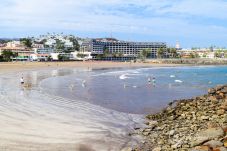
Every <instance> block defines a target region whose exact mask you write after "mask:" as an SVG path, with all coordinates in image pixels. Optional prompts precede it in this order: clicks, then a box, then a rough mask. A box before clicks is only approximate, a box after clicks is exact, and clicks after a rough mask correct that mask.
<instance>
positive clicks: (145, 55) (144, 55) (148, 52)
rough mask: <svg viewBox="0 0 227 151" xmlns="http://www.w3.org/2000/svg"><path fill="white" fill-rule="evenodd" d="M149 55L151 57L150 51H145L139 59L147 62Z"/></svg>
mask: <svg viewBox="0 0 227 151" xmlns="http://www.w3.org/2000/svg"><path fill="white" fill-rule="evenodd" d="M149 55H150V49H143V50H142V51H141V52H140V54H139V58H140V59H142V60H143V61H145V60H146V58H147V57H148V56H149Z"/></svg>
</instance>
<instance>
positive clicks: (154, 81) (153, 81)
mask: <svg viewBox="0 0 227 151" xmlns="http://www.w3.org/2000/svg"><path fill="white" fill-rule="evenodd" d="M152 83H153V85H154V86H155V84H156V79H155V77H153V79H152Z"/></svg>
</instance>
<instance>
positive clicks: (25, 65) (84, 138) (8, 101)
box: [0, 62, 150, 151]
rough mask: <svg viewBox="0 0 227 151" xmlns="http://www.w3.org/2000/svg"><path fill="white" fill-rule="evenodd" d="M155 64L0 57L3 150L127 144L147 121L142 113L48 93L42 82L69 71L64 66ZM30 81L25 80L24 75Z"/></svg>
mask: <svg viewBox="0 0 227 151" xmlns="http://www.w3.org/2000/svg"><path fill="white" fill-rule="evenodd" d="M145 66H150V64H140V63H135V64H134V63H124V62H123V63H118V62H14V63H0V85H1V89H0V92H1V93H0V100H1V104H0V125H1V127H3V128H2V129H1V131H0V142H1V143H0V150H4V151H27V150H29V151H33V150H34V151H37V150H42V151H43V150H47V151H56V150H68V151H70V150H104V151H105V150H122V149H124V148H127V147H132V146H133V145H136V144H137V142H138V140H139V139H138V138H132V137H131V136H129V135H128V134H129V133H130V131H132V130H133V128H134V127H135V126H136V125H137V124H138V125H140V124H141V123H143V122H142V121H143V116H142V115H133V114H126V113H121V112H117V111H114V110H109V109H105V108H102V107H99V106H95V105H92V104H89V103H86V102H80V101H77V102H76V103H75V102H73V103H72V101H71V100H70V99H65V98H61V97H53V96H49V95H48V94H43V93H41V92H40V90H39V82H40V81H41V80H43V79H45V78H48V77H52V76H56V75H52V73H53V72H52V71H54V72H56V71H57V72H58V70H59V73H58V76H64V75H67V74H68V73H67V72H64V71H63V72H61V69H64V68H75V69H76V70H77V69H78V70H82V69H85V70H88V69H89V68H92V69H94V68H96V69H98V68H99V69H101V68H125V67H145ZM22 76H23V77H24V79H25V84H29V86H25V87H23V86H21V84H20V78H21V77H22Z"/></svg>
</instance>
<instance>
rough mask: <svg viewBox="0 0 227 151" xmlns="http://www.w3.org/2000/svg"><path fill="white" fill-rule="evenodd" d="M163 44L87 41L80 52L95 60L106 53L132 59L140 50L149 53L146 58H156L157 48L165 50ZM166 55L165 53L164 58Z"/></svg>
mask: <svg viewBox="0 0 227 151" xmlns="http://www.w3.org/2000/svg"><path fill="white" fill-rule="evenodd" d="M166 47H167V46H166V43H165V42H126V41H119V40H117V39H113V38H105V39H102V38H101V39H88V40H86V41H84V42H83V43H82V45H81V51H87V52H91V55H92V56H93V57H94V58H96V57H97V55H100V54H104V52H105V51H108V53H110V54H116V53H117V54H121V55H122V57H125V58H128V59H130V58H131V59H133V58H136V57H138V56H139V54H140V53H141V51H142V50H144V49H147V50H149V51H150V56H149V57H148V58H157V52H158V49H159V48H164V49H165V48H166ZM167 56H168V54H167V53H165V54H164V57H167Z"/></svg>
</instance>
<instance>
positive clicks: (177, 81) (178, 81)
mask: <svg viewBox="0 0 227 151" xmlns="http://www.w3.org/2000/svg"><path fill="white" fill-rule="evenodd" d="M175 82H176V83H183V81H181V80H175Z"/></svg>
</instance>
